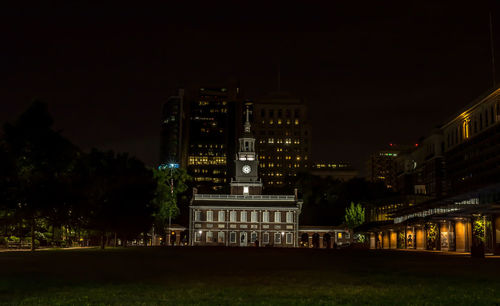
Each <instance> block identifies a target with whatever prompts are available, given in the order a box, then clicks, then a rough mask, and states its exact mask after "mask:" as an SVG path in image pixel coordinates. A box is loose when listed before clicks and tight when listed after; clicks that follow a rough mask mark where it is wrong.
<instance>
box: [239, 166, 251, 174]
mask: <svg viewBox="0 0 500 306" xmlns="http://www.w3.org/2000/svg"><path fill="white" fill-rule="evenodd" d="M241 171H243V173H245V174H248V173H250V171H252V168H251V167H250V165H244V166H243V168H241Z"/></svg>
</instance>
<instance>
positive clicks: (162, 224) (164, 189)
mask: <svg viewBox="0 0 500 306" xmlns="http://www.w3.org/2000/svg"><path fill="white" fill-rule="evenodd" d="M153 171H154V178H155V180H156V183H157V186H156V191H155V197H154V200H153V203H154V205H155V206H156V209H157V211H156V214H155V230H157V231H158V233H159V234H160V235H165V239H166V232H165V228H166V227H167V226H170V222H171V220H172V219H173V218H175V217H177V216H178V215H179V212H180V210H179V206H178V205H177V203H178V200H179V198H180V196H181V195H182V194H183V193H184V192H185V191H186V190H187V189H188V186H187V184H186V183H187V182H188V181H189V180H190V179H191V177H190V176H189V175H188V174H187V172H186V170H185V169H183V168H177V169H166V170H158V169H155V170H153ZM165 241H167V240H165Z"/></svg>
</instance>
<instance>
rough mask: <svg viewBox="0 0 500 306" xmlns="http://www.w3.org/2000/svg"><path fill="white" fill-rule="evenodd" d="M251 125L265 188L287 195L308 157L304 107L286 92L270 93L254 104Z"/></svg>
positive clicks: (308, 135)
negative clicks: (253, 127) (252, 123)
mask: <svg viewBox="0 0 500 306" xmlns="http://www.w3.org/2000/svg"><path fill="white" fill-rule="evenodd" d="M253 122H254V126H255V129H254V130H255V137H256V139H257V144H258V146H257V153H258V155H259V162H260V163H259V170H260V174H261V177H262V181H263V183H264V188H267V189H268V190H273V191H278V190H280V191H282V192H290V191H291V190H293V186H294V181H295V179H296V176H297V173H298V172H299V171H305V170H307V169H308V163H309V158H310V155H311V128H310V125H309V122H308V119H307V107H306V105H305V104H304V103H303V101H302V100H300V99H297V98H294V97H292V96H291V95H290V94H288V93H284V92H276V93H271V94H269V95H268V96H266V97H264V98H262V99H260V100H257V101H256V102H255V104H254V105H253Z"/></svg>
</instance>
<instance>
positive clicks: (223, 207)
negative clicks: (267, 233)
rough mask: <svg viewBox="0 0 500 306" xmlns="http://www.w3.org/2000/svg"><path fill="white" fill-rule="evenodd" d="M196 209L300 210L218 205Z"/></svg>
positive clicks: (294, 207)
mask: <svg viewBox="0 0 500 306" xmlns="http://www.w3.org/2000/svg"><path fill="white" fill-rule="evenodd" d="M195 207H196V209H231V210H253V209H258V210H282V211H289V210H296V211H298V210H300V208H299V207H296V206H288V207H287V206H284V207H272V206H262V207H256V206H216V205H210V206H195Z"/></svg>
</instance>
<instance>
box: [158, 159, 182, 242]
mask: <svg viewBox="0 0 500 306" xmlns="http://www.w3.org/2000/svg"><path fill="white" fill-rule="evenodd" d="M177 168H179V164H178V163H168V164H161V165H159V166H158V169H159V170H166V169H170V194H171V195H172V199H174V177H173V175H172V171H173V170H174V169H177ZM171 225H172V211H169V212H168V231H170V227H171ZM169 240H170V239H169ZM167 243H168V244H169V241H167Z"/></svg>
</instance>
